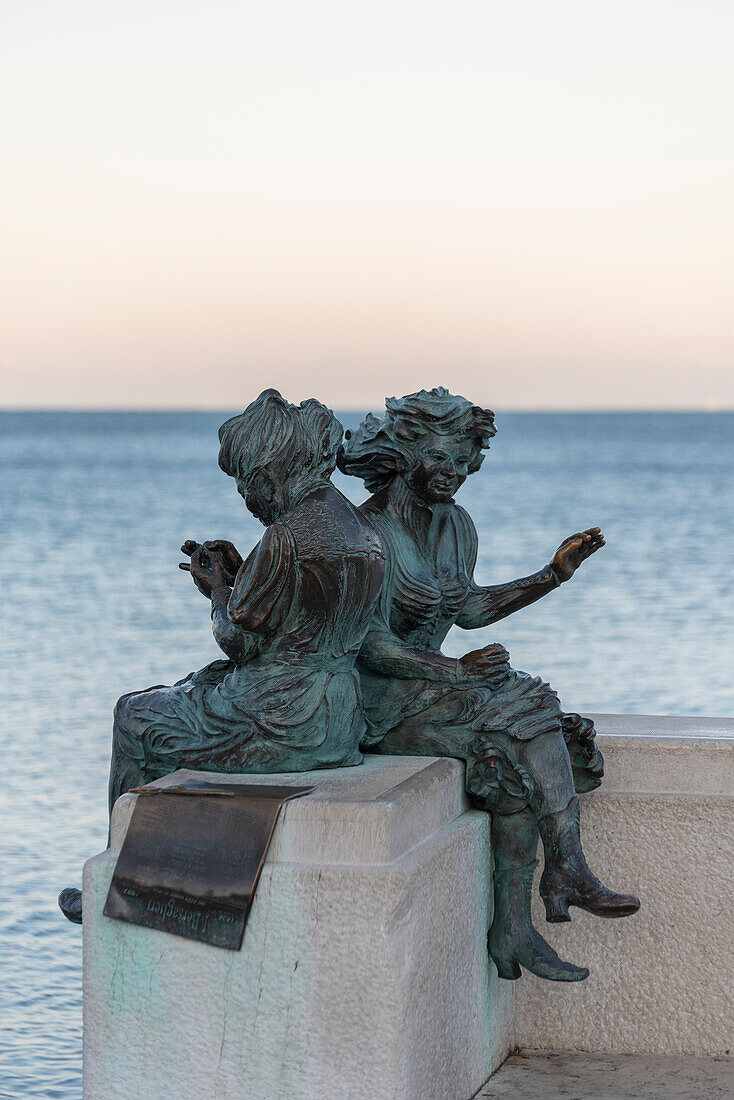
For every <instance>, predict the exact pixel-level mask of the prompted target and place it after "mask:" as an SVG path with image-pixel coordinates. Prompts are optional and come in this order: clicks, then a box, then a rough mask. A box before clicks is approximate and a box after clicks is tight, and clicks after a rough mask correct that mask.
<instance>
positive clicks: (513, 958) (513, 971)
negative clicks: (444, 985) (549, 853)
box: [487, 810, 589, 982]
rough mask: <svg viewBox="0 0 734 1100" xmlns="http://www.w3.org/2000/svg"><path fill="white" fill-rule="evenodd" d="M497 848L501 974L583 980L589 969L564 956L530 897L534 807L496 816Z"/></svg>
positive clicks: (492, 946)
mask: <svg viewBox="0 0 734 1100" xmlns="http://www.w3.org/2000/svg"><path fill="white" fill-rule="evenodd" d="M492 845H493V849H494V860H495V870H494V920H493V921H492V927H491V929H490V931H489V936H488V937H487V946H488V948H489V953H490V955H491V957H492V960H493V961H494V964H495V966H496V967H497V973H498V974H499V976H500V978H505V979H507V980H508V981H514V980H515V979H516V978H519V977H520V974H521V970H520V967H521V966H522V967H524V968H525V969H526V970H529V971H530V973H531V974H535V975H536V976H537V977H538V978H547V979H548V980H549V981H552V982H580V981H583V979H584V978H588V976H589V971H588V970H587V969H586V968H585V967H581V966H574V965H573V964H572V963H567V962H564V961H563V959H561V958H559V956H558V955H557V954H556V952H555V951H554V950H553V948H552V947H551V946H550V944H547V943H546V942H545V940H544V939H543V937H542V936H541V935H540V933H539V932H537V931H536V929H535V928H534V926H533V922H532V919H531V916H530V900H531V894H532V886H533V872H534V871H535V868H536V866H537V860H536V859H535V852H536V849H537V846H538V826H537V824H536V822H535V818H534V816H533V814H532V813H531V812H530V811H529V810H525V811H523V812H521V813H515V814H497V813H494V814H492Z"/></svg>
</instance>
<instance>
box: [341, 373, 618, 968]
mask: <svg viewBox="0 0 734 1100" xmlns="http://www.w3.org/2000/svg"><path fill="white" fill-rule="evenodd" d="M495 431H496V428H495V423H494V414H493V413H492V412H491V411H490V410H489V409H482V408H480V407H478V406H477V405H472V404H471V403H470V402H469V401H467V400H466V399H465V398H463V397H456V396H454V395H452V394H450V393H449V392H448V390H446V389H444V388H443V387H439V388H437V389H434V390H430V391H426V390H421V391H420V392H419V393H415V394H411V395H410V396H408V397H403V398H391V399H389V400H388V401H387V410H386V414H385V416H384V417H382V418H380V419H378V418H376V417H374V416H371V415H370V416H368V417H367V418H366V419H365V420H364V422H363V423H362V425H361V426H360V428H359V429H358V430H357V431H355V432H353V433H351V432H347V433H346V438H345V443H344V446H343V449H342V451H341V452H340V456H339V466H340V468H341V469H342V470H343V471H344V472H345V473H348V474H354V475H355V476H357V477H360V478H362V480H363V481H364V483H365V485H366V487H367V489H368V490H370V492H372V493H373V494H374V495H373V496H372V497H370V499H369V500H367V501H366V502H365V503H364V504H363V505H362V507H361V510H362V512H363V513H364V515H365V516H366V517H367V518H368V519H369V520H370V522H371V523H372V524H373V526H374V527H375V528H376V530H377V531H378V533H379V535H380V538H381V540H382V543H383V550H384V553H385V558H386V575H385V581H384V585H383V593H382V599H381V604H380V609H379V612H378V614H377V616H376V618H375V621H374V623H373V625H372V628H371V630H370V632H369V634H368V635H367V638H366V639H365V642H364V644H363V646H362V650H361V652H360V659H359V668H360V675H361V680H362V692H363V697H364V701H365V707H366V713H367V724H368V732H367V735H366V737H365V741H364V745H365V746H366V747H369V748H370V750H371V751H373V752H380V753H387V754H398V755H424V756H453V757H457V758H459V759H462V760H464V761H466V768H467V780H466V781H467V790H468V792H469V793H470V795H471V796H472V797H473V800H474V802H475V805H477V806H479V807H480V808H482V809H485V810H489V811H491V812H492V841H493V850H494V858H495V899H494V900H495V906H494V920H493V924H492V928H491V930H490V934H489V948H490V953H491V955H492V958H493V959H494V961H495V963H496V965H497V969H498V972H499V974H500V977H502V978H510V979H512V978H517V977H519V976H520V973H521V971H520V967H521V966H523V967H525V968H526V969H528V970H530V971H532V972H533V973H534V974H537V975H538V976H539V977H543V978H549V979H552V980H556V981H578V980H581V979H583V978H585V977H587V975H588V971H587V970H586V969H585V968H582V967H577V966H572V965H571V964H570V963H566V962H564V961H562V960H561V959H560V958H559V957H558V955H557V954H556V953H555V951H553V950H552V949H551V947H550V946H549V945H548V944H547V943H546V942H545V940H544V939H543V938H542V937H541V936H540V935H539V933H538V932H537V931H536V929H535V928H534V927H533V925H532V921H531V918H530V892H531V886H532V879H533V871H534V868H535V865H536V859H535V856H536V850H537V842H538V833H540V836H541V838H542V841H543V848H544V853H545V869H544V872H543V875H542V878H541V882H540V892H541V895H542V897H543V900H544V902H545V908H546V916H547V919H548V921H550V922H561V921H567V920H570V917H569V913H568V907H569V905H577V906H579V907H581V908H584V909H587V910H588V911H589V912H592V913H595V914H597V915H599V916H606V917H618V916H626V915H628V914H630V913H633V912H635V911H636V910H637V909H638V908H639V902H638V900H637V898H635V897H632V896H630V895H620V894H615V893H613V892H612V891H610V890H608V889H607V888H606V887H605V886H603V885H602V884H601V882H599V880H598V879H596V878H595V877H594V875H593V874H592V873H591V871H590V870H589V867H588V865H587V863H586V860H585V858H584V854H583V851H582V849H581V841H580V836H579V818H578V799H577V797H576V792H577V791H584V790H591V789H592V788H594V787H596V786H598V784H599V782H600V780H601V775H602V772H603V763H602V758H601V754H600V753H599V751H598V749H597V748H596V745H595V742H594V728H593V724H592V723H591V721H589V720H588V719H582V718H580V717H579V716H578V715H575V714H564V713H563V711H562V710H561V706H560V703H559V701H558V697H557V696H556V693H555V692H554V691H553V690H552V689H551V688H550V687H549V685H548V684H545V683H543V682H542V681H541V680H539V679H537V678H534V677H531V676H529V675H527V674H526V673H524V672H516V671H515V670H514V669H512V668H511V667H510V664H509V655H508V653H507V651H506V650H505V649H504V648H503V647H502V646H500V645H489V646H485V648H484V649H480V650H475V651H473V652H471V653H467V654H465V656H464V657H462V658H461V659H460V660H458V661H457V660H453V659H451V658H449V657H446V656H444V655H443V654H442V653H441V644H442V643H443V640H444V639H445V637H446V635H447V633H448V631H449V629H450V628H451V627H452V626H453V625H454V624H456V625H458V626H460V627H464V628H465V629H467V630H471V629H475V628H477V627H486V626H489V625H490V624H491V623H494V622H497V621H498V620H499V619H502V618H504V617H505V616H507V615H510V614H512V613H513V612H514V611H517V610H519V609H520V608H522V607H526V606H527V605H528V604H530V603H533V602H534V601H535V600H538V599H540V598H541V597H542V596H544V595H546V594H547V593H548V592H552V591H553V590H554V589H556V588H558V587H559V585H560V584H562V583H563V582H565V581H567V580H569V579H570V577H571V576H572V575H573V573H574V572H575V570H576V569H577V568H578V567H579V566H580V565H581V563H582V562H583V561H585V560H586V558H588V557H590V556H591V555H592V554H594V553H595V552H596V551H597V550H598V549H600V547H602V546H603V545H604V539H603V537H602V535H601V532H600V531H599V529H598V528H596V527H595V528H591V529H589V530H588V531H584V532H580V533H578V534H575V535H571V536H570V537H569V538H567V539H566V540H565V541H564V542H563V543H562V544H561V546H560V547H559V549H558V550H557V551H556V553H555V555H554V556H553V558H552V560H551V562H550V563H549V564H548V565H547V566H545V568H543V569H542V570H540V571H539V572H538V573H535V574H533V575H532V576H529V577H523V578H522V579H520V580H516V581H512V582H511V583H509V584H503V585H493V586H490V587H482V586H480V585H478V584H477V583H476V582H475V581H474V577H473V574H474V567H475V564H476V560H477V533H476V530H475V528H474V525H473V523H472V521H471V519H470V518H469V516H468V515H467V513H466V512H465V511H464V510H463V508H460V507H459V506H458V505H457V504H455V503H454V500H453V497H454V494H455V493H456V491H457V490H458V489H459V487H460V486H461V485H462V483H463V482H464V481H465V480H466V478H467V476H468V475H469V474H471V473H474V472H476V471H477V470H478V469H479V467H480V466H481V464H482V461H483V458H484V456H483V454H482V451H483V450H485V449H486V448H488V446H489V441H490V439H491V438H492V437H493V436H494V434H495Z"/></svg>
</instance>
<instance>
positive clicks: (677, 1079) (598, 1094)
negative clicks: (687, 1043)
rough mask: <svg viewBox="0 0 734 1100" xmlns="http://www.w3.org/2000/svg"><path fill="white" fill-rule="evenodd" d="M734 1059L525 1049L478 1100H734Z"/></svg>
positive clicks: (477, 1097) (506, 1064)
mask: <svg viewBox="0 0 734 1100" xmlns="http://www.w3.org/2000/svg"><path fill="white" fill-rule="evenodd" d="M733 1094H734V1058H717V1057H708V1058H702V1057H696V1056H695V1055H690V1054H689V1055H683V1056H681V1055H678V1056H676V1055H671V1054H667V1055H666V1054H573V1053H569V1052H567V1051H560V1052H558V1053H555V1052H554V1053H544V1054H539V1053H533V1052H530V1051H525V1052H523V1053H522V1054H515V1055H513V1056H512V1057H511V1058H508V1059H507V1061H506V1062H505V1064H504V1065H503V1066H502V1068H501V1069H500V1071H499V1073H497V1074H496V1075H495V1076H494V1077H493V1078H492V1080H491V1081H490V1082H488V1084H486V1085H485V1086H484V1088H483V1089H481V1091H480V1092H478V1093H477V1095H476V1098H475V1100H495V1098H499V1097H506V1098H507V1100H509V1098H512V1100H540V1098H541V1097H542V1100H730V1098H731V1096H732V1095H733Z"/></svg>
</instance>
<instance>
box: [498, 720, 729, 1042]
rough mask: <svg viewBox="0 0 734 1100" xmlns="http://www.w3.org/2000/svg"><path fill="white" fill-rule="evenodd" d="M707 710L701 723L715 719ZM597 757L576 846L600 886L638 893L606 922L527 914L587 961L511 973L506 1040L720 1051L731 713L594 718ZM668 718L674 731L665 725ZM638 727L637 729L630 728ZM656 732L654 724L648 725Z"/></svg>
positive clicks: (724, 1036) (725, 1011)
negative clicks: (578, 979) (580, 976)
mask: <svg viewBox="0 0 734 1100" xmlns="http://www.w3.org/2000/svg"><path fill="white" fill-rule="evenodd" d="M708 721H711V722H712V724H714V723H713V720H708ZM597 722H598V728H599V729H600V730H602V731H605V730H609V729H610V728H612V727H613V726H623V727H624V728H625V730H627V731H628V732H627V733H625V734H619V733H616V732H615V733H609V734H605V733H604V732H602V734H601V735H600V737H599V741H600V744H601V746H602V751H603V752H604V755H605V759H606V764H607V779H605V782H604V784H603V786H602V787H601V789H600V790H598V791H595V792H594V793H593V794H591V795H589V796H585V797H583V798H582V799H581V825H582V832H583V839H584V849H585V851H586V855H587V858H588V860H589V863H590V865H591V867H592V869H594V870H595V871H596V872H597V873H598V874H599V875H600V877H601V878H602V880H603V881H604V882H606V883H607V884H608V885H609V886H611V887H613V888H616V889H625V890H627V889H629V890H632V891H633V892H634V893H636V894H638V895H639V897H640V898H641V900H642V909H641V910H640V912H639V913H638V914H636V915H635V916H633V917H628V918H626V919H624V920H620V921H604V920H599V919H597V918H595V917H592V916H590V915H589V914H587V913H583V912H580V911H579V910H578V909H572V910H571V912H572V915H573V922H572V923H571V924H565V925H549V924H547V923H546V922H545V916H544V912H543V907H542V904H541V903H540V900H539V898H538V897H537V892H536V896H535V897H534V919H535V922H536V925H537V927H538V928H539V929H540V931H541V932H542V934H543V935H544V936H545V938H546V939H547V940H548V941H549V942H550V943H552V945H553V946H554V947H555V949H556V950H557V951H558V952H559V954H561V955H562V957H563V958H567V959H570V960H571V961H572V962H575V963H577V964H579V965H586V966H588V967H589V968H590V969H591V976H590V978H589V979H588V980H587V981H586V982H583V983H582V984H581V985H578V986H574V987H568V986H565V987H564V986H562V985H554V984H552V983H547V982H541V981H539V980H537V979H535V978H533V977H532V976H530V975H527V976H524V977H523V979H522V981H521V982H518V983H517V988H516V990H515V993H514V998H513V1004H514V1009H515V1032H514V1042H515V1045H516V1046H517V1047H520V1048H523V1049H524V1048H530V1049H540V1050H564V1049H565V1050H577V1051H618V1052H634V1053H643V1052H644V1053H659V1054H717V1055H719V1054H726V1053H729V1052H731V1050H732V1038H733V1036H734V1012H733V1009H732V990H733V989H734V956H733V953H732V943H734V906H732V901H731V899H732V898H733V897H734V859H733V858H732V853H733V852H734V794H732V792H734V782H733V781H732V768H733V766H734V720H726V719H716V720H715V727H716V729H717V731H718V732H719V733H722V732H730V733H731V734H732V738H733V739H726V738H722V737H720V736H717V737H706V736H703V735H702V734H701V723H702V720H700V719H664V718H655V719H651V718H648V717H638V716H634V715H632V716H624V717H622V716H620V717H618V718H617V717H614V718H611V717H610V716H606V715H600V716H597ZM667 723H670V724H671V725H673V726H674V727H675V728H676V730H677V731H678V732H679V733H680V734H681V736H676V737H672V736H663V734H662V731H663V730H664V729H665V728H666V724H667ZM636 729H641V730H642V731H643V733H642V736H636V735H635V734H634V731H635V730H636ZM653 730H654V731H655V732H652V731H653Z"/></svg>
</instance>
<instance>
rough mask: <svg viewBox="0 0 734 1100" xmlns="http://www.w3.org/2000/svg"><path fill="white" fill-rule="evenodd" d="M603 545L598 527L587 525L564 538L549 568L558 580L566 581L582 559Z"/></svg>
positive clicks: (602, 537)
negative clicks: (587, 526)
mask: <svg viewBox="0 0 734 1100" xmlns="http://www.w3.org/2000/svg"><path fill="white" fill-rule="evenodd" d="M602 546H604V536H603V535H602V533H601V529H600V528H599V527H589V529H588V530H587V531H579V532H577V534H575V535H569V536H568V538H567V539H564V540H563V542H562V543H561V545H560V546H559V547H558V549H557V550H556V552H555V554H554V555H553V557H552V559H551V563H550V564H551V568H552V569H553V572H554V573H555V574H556V576H557V577H558V580H559V581H561V582H563V581H568V580H570V579H571V577H572V576H573V575H574V573H575V572H576V570H577V569H578V567H579V566H580V565H581V562H582V561H586V559H587V558H590V557H591V555H592V554H595V553H596V552H597V550H601V548H602Z"/></svg>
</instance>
